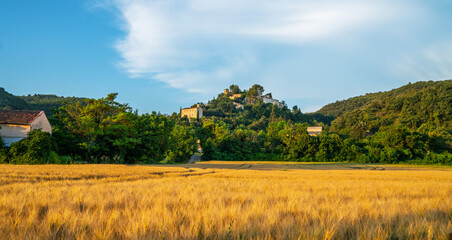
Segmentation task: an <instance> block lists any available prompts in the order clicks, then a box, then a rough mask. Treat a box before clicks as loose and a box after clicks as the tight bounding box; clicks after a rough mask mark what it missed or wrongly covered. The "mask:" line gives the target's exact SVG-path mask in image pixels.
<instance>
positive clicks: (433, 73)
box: [394, 41, 452, 81]
mask: <svg viewBox="0 0 452 240" xmlns="http://www.w3.org/2000/svg"><path fill="white" fill-rule="evenodd" d="M451 66H452V41H449V42H447V43H443V44H438V45H435V46H431V47H427V48H425V49H423V50H421V51H419V52H416V53H412V54H409V55H405V56H403V57H402V59H401V60H399V62H398V63H397V64H395V69H394V70H395V72H396V73H397V74H399V75H404V76H405V79H406V76H408V77H409V78H413V79H410V80H409V81H420V80H422V81H426V80H440V79H452V67H451Z"/></svg>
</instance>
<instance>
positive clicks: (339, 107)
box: [316, 92, 384, 117]
mask: <svg viewBox="0 0 452 240" xmlns="http://www.w3.org/2000/svg"><path fill="white" fill-rule="evenodd" d="M383 94H384V93H382V92H378V93H367V94H366V95H363V96H358V97H352V98H349V99H346V100H341V101H336V102H334V103H330V104H327V105H325V106H323V107H322V108H321V109H320V110H318V111H317V112H316V113H318V114H321V115H324V116H332V117H339V116H342V115H343V114H344V113H347V112H350V111H353V110H355V109H357V108H360V107H362V106H363V105H365V104H367V103H368V102H370V101H372V100H374V99H376V98H378V97H379V96H381V95H383Z"/></svg>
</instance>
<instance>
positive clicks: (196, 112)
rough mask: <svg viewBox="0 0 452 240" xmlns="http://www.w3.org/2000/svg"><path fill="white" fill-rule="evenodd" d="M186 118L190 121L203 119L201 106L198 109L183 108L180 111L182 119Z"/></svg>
mask: <svg viewBox="0 0 452 240" xmlns="http://www.w3.org/2000/svg"><path fill="white" fill-rule="evenodd" d="M184 116H187V118H188V119H194V118H202V116H203V115H202V108H201V107H200V106H199V104H198V105H197V106H196V107H190V108H182V109H181V110H180V117H184Z"/></svg>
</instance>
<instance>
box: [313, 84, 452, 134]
mask: <svg viewBox="0 0 452 240" xmlns="http://www.w3.org/2000/svg"><path fill="white" fill-rule="evenodd" d="M335 108H336V109H335ZM318 113H320V114H325V115H335V116H337V118H336V119H335V120H334V121H332V123H331V131H335V132H339V133H341V134H345V135H349V136H352V137H355V138H361V137H364V136H365V135H366V134H367V135H368V134H372V133H374V132H377V131H379V130H381V129H384V128H386V127H389V126H392V125H394V124H396V125H401V126H404V127H407V128H408V129H410V130H412V131H417V132H420V133H425V134H429V135H432V134H435V135H437V134H449V135H450V134H452V80H446V81H436V82H433V81H429V82H417V83H413V84H407V85H405V86H403V87H400V88H397V89H394V90H391V91H387V92H379V93H373V94H367V95H365V96H360V97H354V98H350V99H348V100H344V101H340V102H336V103H332V104H329V105H326V106H325V107H323V108H322V109H321V110H319V112H318Z"/></svg>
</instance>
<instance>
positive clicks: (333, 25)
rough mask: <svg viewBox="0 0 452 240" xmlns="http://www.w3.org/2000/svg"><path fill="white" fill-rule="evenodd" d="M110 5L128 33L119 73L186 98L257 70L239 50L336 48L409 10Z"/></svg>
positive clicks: (375, 4)
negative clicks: (335, 44)
mask: <svg viewBox="0 0 452 240" xmlns="http://www.w3.org/2000/svg"><path fill="white" fill-rule="evenodd" d="M105 1H108V0H105ZM110 1H111V3H113V5H114V6H115V7H116V8H117V9H118V10H119V12H120V14H121V16H122V22H123V26H122V28H123V30H124V32H125V37H124V38H123V39H120V40H118V42H117V44H116V46H115V47H116V49H117V51H118V52H119V53H120V55H121V57H122V62H121V63H120V65H121V66H122V67H123V68H124V69H126V71H127V72H128V73H129V74H130V75H131V76H132V77H149V78H151V79H155V80H159V81H162V82H165V83H167V84H169V85H170V86H172V87H175V88H184V89H187V91H189V92H203V91H214V92H217V91H218V88H221V87H223V86H225V85H227V84H229V83H231V82H232V81H235V82H237V78H239V77H240V76H241V74H243V73H244V72H246V71H247V68H248V67H249V66H253V65H254V64H256V62H259V59H257V57H256V55H255V54H254V53H253V52H250V50H249V49H247V48H246V47H243V46H244V45H246V46H249V45H251V46H252V45H255V44H261V43H269V44H275V43H276V44H283V45H295V46H297V45H299V44H304V43H313V42H321V41H335V40H336V39H338V38H341V37H344V36H347V37H349V35H350V34H353V33H355V32H359V31H363V30H366V29H368V28H371V27H372V26H375V25H377V24H381V23H384V22H387V21H390V20H391V19H393V18H397V17H400V15H403V13H404V12H406V11H407V10H406V9H408V8H407V7H406V6H404V5H402V4H395V3H393V2H392V1H386V0H370V1H353V0H344V1H332V0H319V1H302V0H281V1H262V0H218V1H215V0H183V1H182V0H110ZM243 49H247V50H246V51H244V50H243ZM252 80H253V81H255V79H252Z"/></svg>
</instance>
